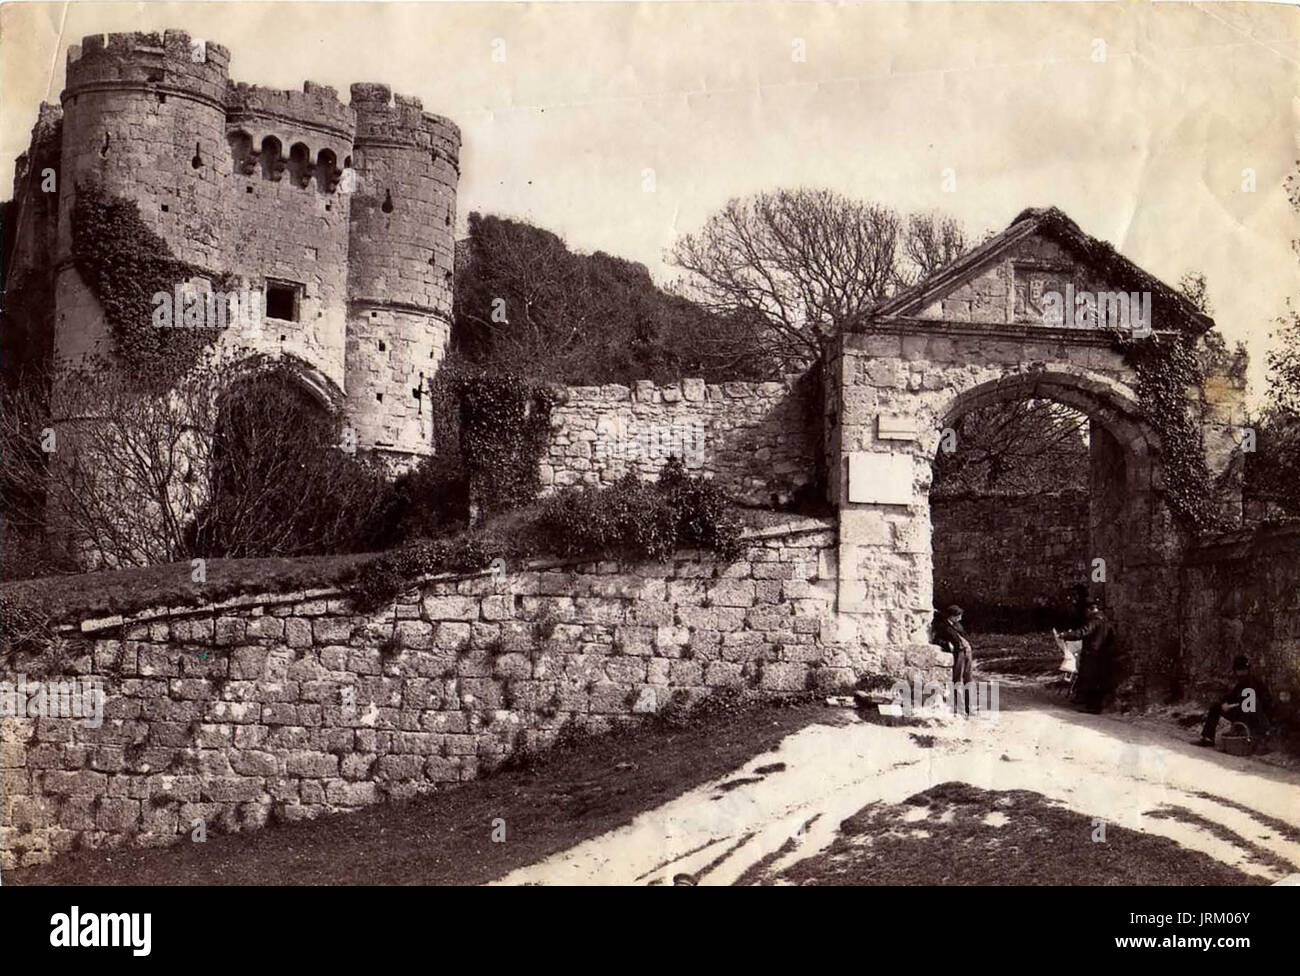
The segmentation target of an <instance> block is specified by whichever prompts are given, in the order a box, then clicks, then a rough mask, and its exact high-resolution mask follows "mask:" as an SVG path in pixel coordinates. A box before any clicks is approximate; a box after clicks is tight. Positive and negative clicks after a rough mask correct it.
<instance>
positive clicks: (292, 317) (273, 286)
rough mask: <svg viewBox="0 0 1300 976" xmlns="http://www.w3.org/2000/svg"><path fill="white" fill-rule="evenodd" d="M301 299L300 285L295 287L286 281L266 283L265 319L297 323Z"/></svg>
mask: <svg viewBox="0 0 1300 976" xmlns="http://www.w3.org/2000/svg"><path fill="white" fill-rule="evenodd" d="M301 298H302V285H295V284H293V283H292V282H288V281H268V282H267V283H266V316H267V318H272V319H282V320H283V321H286V322H297V321H298V309H299V304H300V301H301Z"/></svg>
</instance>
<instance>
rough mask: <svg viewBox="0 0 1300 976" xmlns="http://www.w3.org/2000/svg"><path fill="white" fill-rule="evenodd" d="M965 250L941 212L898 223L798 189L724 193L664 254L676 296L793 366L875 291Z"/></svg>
mask: <svg viewBox="0 0 1300 976" xmlns="http://www.w3.org/2000/svg"><path fill="white" fill-rule="evenodd" d="M965 248H966V237H965V234H964V233H963V232H962V230H961V228H960V226H959V225H957V224H956V222H955V221H953V220H951V219H950V218H943V217H939V216H938V215H934V214H927V215H917V216H914V217H911V218H909V219H908V220H906V221H904V219H903V218H902V217H900V215H899V214H898V213H896V212H895V211H893V210H891V209H890V208H888V207H885V206H882V205H880V204H875V203H868V202H864V201H859V200H851V199H849V198H847V197H845V196H842V195H841V194H838V193H835V192H833V191H831V190H814V189H798V190H775V191H772V192H768V193H760V194H757V195H755V196H751V197H746V198H743V199H733V200H731V201H729V202H728V203H727V205H726V206H725V207H723V208H722V209H721V210H720V211H718V212H717V213H715V214H713V215H712V216H711V217H709V219H708V220H707V221H705V224H704V226H703V227H702V228H701V229H700V230H699V231H698V232H697V233H694V234H687V235H686V236H685V237H683V238H681V239H680V240H679V241H678V242H677V243H676V245H675V246H674V247H673V249H672V251H671V254H670V258H671V260H672V262H673V263H674V264H675V265H677V266H678V267H680V268H681V269H682V270H683V271H684V272H686V278H685V280H684V281H683V282H681V283H680V285H679V288H680V289H681V290H682V292H683V293H684V294H687V295H689V296H690V297H691V298H693V299H695V300H696V301H699V302H700V303H702V304H703V305H705V306H706V307H707V308H710V309H711V310H713V311H715V312H717V313H720V314H722V315H725V316H727V317H728V318H729V319H730V320H732V321H734V322H736V323H738V324H741V325H743V326H745V327H746V329H747V332H748V337H749V340H750V341H751V342H752V343H755V344H757V345H759V346H760V347H761V348H763V349H764V350H765V351H767V352H768V353H770V354H771V355H772V356H774V357H776V358H778V359H780V360H781V361H782V362H784V363H785V364H786V365H787V367H789V368H798V367H801V366H804V365H807V364H808V363H809V362H811V361H812V360H814V359H816V358H817V356H819V355H820V354H821V352H822V351H823V349H825V347H826V345H827V343H828V342H829V341H830V340H831V339H832V338H833V337H834V336H836V335H837V334H838V333H840V332H841V331H843V330H844V329H846V328H848V327H849V326H851V325H854V324H857V323H859V322H861V321H863V320H865V318H866V317H867V316H868V314H869V313H870V311H871V309H872V308H873V307H874V306H875V305H877V304H878V303H879V302H880V301H881V300H882V299H884V298H886V297H888V296H889V295H890V294H892V293H893V292H894V291H896V290H897V289H898V288H899V287H901V286H903V285H906V284H910V283H912V282H914V281H916V280H918V279H919V278H920V277H923V276H926V275H929V274H931V273H933V272H934V271H935V270H937V268H939V267H941V266H943V265H944V264H946V263H948V262H949V261H950V260H952V258H954V257H956V256H957V255H958V254H960V253H961V252H962V251H963V250H964V249H965Z"/></svg>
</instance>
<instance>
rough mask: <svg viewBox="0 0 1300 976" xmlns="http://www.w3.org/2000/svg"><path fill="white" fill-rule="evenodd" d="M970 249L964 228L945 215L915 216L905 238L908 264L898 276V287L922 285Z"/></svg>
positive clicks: (905, 252)
mask: <svg viewBox="0 0 1300 976" xmlns="http://www.w3.org/2000/svg"><path fill="white" fill-rule="evenodd" d="M969 249H970V240H969V238H967V236H966V231H965V229H964V228H963V227H962V225H961V224H960V223H959V222H958V221H957V220H956V219H954V218H952V217H947V216H944V215H943V214H939V213H935V212H933V211H931V212H930V213H923V214H912V215H911V216H910V217H908V218H907V230H906V232H905V233H904V235H903V254H904V256H905V257H906V263H905V264H904V266H903V267H902V268H900V270H899V272H898V283H899V285H900V286H902V287H908V286H910V285H914V284H916V283H917V282H918V281H923V280H925V279H926V278H928V277H930V275H932V274H934V273H935V272H936V271H938V270H939V269H941V268H944V267H946V266H947V265H949V264H951V263H952V262H953V261H955V260H957V258H959V257H961V256H962V255H963V254H964V253H966V251H967V250H969Z"/></svg>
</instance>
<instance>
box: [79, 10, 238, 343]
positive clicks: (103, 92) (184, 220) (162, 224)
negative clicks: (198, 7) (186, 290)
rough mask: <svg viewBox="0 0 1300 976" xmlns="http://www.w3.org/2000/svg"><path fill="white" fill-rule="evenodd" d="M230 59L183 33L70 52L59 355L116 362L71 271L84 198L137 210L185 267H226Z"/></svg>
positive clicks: (103, 41) (115, 38)
mask: <svg viewBox="0 0 1300 976" xmlns="http://www.w3.org/2000/svg"><path fill="white" fill-rule="evenodd" d="M229 64H230V53H229V52H228V51H227V50H226V49H225V48H224V47H222V46H220V45H219V44H202V43H201V42H194V41H191V38H190V36H189V35H188V34H186V33H185V32H184V31H170V30H169V31H167V32H166V33H165V34H164V35H162V36H161V37H160V36H159V35H157V34H141V33H136V34H109V35H107V36H104V35H91V36H89V37H85V38H83V39H82V42H81V44H80V45H79V46H77V45H74V46H72V47H70V48H69V49H68V64H67V86H66V87H65V88H64V91H63V96H62V103H63V143H62V164H61V170H62V171H61V172H60V174H59V180H60V191H61V192H60V194H59V233H58V245H57V248H56V253H55V255H54V259H55V266H56V268H57V272H56V284H55V289H56V306H57V308H58V315H57V321H56V323H55V340H54V344H55V353H56V355H57V356H59V357H60V358H62V359H64V360H68V361H74V362H75V361H79V360H82V359H83V358H84V357H86V356H88V355H98V356H103V357H107V356H108V355H109V352H110V348H109V345H108V343H109V331H108V326H107V323H106V322H105V321H104V320H103V316H102V315H101V314H98V312H97V308H96V303H95V301H94V299H93V297H92V296H91V295H90V293H89V291H88V290H87V289H86V288H85V286H84V285H83V284H82V282H81V280H80V278H79V277H78V275H77V273H76V272H75V270H73V268H72V265H71V261H70V259H71V254H72V208H73V206H74V204H75V201H76V196H77V188H78V186H81V185H85V184H86V183H87V182H88V181H97V182H98V183H99V184H100V185H101V186H102V187H103V188H104V191H105V192H106V193H108V194H110V195H114V196H120V197H126V198H128V199H133V200H135V201H136V202H137V203H138V205H139V208H140V214H141V217H142V218H143V219H144V221H145V222H146V224H148V226H149V227H150V228H151V229H152V230H153V231H155V232H156V233H157V234H158V235H159V236H160V237H162V238H163V240H165V241H166V242H167V244H168V246H169V247H170V248H171V251H172V253H173V254H174V255H175V256H176V257H178V258H180V259H182V260H185V261H189V262H192V263H195V264H199V265H204V266H211V265H216V264H219V263H220V262H219V256H220V251H221V247H222V241H221V231H220V228H221V223H220V220H221V218H220V215H221V213H222V207H223V205H224V202H225V201H224V199H223V193H222V190H223V186H222V174H221V173H219V172H218V166H217V165H216V161H217V160H219V159H221V158H222V157H223V155H224V154H225V153H226V151H227V150H226V109H225V98H226V88H227V84H228V77H227V69H228V66H229Z"/></svg>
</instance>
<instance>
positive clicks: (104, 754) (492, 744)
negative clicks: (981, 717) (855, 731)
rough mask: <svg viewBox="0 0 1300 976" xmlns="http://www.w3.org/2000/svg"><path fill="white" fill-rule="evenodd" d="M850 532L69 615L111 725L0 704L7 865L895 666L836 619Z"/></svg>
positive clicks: (175, 831)
mask: <svg viewBox="0 0 1300 976" xmlns="http://www.w3.org/2000/svg"><path fill="white" fill-rule="evenodd" d="M834 539H835V533H834V528H833V526H832V525H831V524H830V523H828V522H825V521H821V520H813V519H803V520H798V521H797V522H794V523H792V524H788V525H784V526H780V527H778V528H774V529H767V530H762V531H755V532H751V533H750V534H749V536H748V538H747V541H748V547H747V550H746V552H745V554H744V556H743V557H742V558H741V559H740V560H738V561H736V562H732V563H720V562H717V561H715V560H713V559H712V558H711V557H708V556H705V555H702V554H698V553H697V554H692V553H683V554H679V555H678V556H677V557H676V558H674V559H673V560H672V561H670V562H666V563H663V564H638V565H620V564H618V563H612V562H610V563H585V564H579V563H570V564H551V565H549V566H546V565H533V566H531V567H529V568H527V569H525V570H524V571H521V572H517V573H514V574H511V575H510V576H508V577H505V578H503V579H501V580H494V579H493V578H492V577H491V576H490V575H487V574H479V575H470V576H440V577H431V578H428V579H426V580H424V581H422V582H421V583H419V584H418V586H417V587H415V588H413V589H412V590H411V591H409V592H408V593H406V594H404V595H403V596H402V597H400V598H399V599H398V600H397V601H396V602H395V603H393V604H390V605H388V606H386V607H384V608H382V609H380V610H379V611H377V612H374V613H368V614H367V613H358V612H357V611H356V610H354V609H353V608H352V605H351V602H350V600H349V599H347V598H346V596H345V595H344V594H342V593H341V592H340V591H337V590H319V591H311V592H304V593H292V594H285V595H280V596H274V595H260V596H251V597H241V598H236V599H233V600H228V601H225V602H224V603H221V604H217V605H214V606H209V607H204V608H198V609H196V608H193V607H188V608H177V609H171V610H169V609H166V608H159V609H156V610H152V611H148V612H146V613H144V614H140V615H137V616H136V617H134V618H131V619H127V620H123V619H122V618H120V617H116V618H107V619H104V620H94V621H91V620H88V621H84V622H83V623H82V624H81V627H80V628H79V630H72V629H71V628H69V631H70V632H69V633H68V634H67V635H66V636H64V637H61V638H60V642H61V643H62V645H63V647H62V651H63V661H64V662H65V664H64V665H62V667H61V670H60V672H59V674H60V675H62V676H77V675H86V676H93V677H96V678H99V679H101V680H102V681H103V685H104V691H105V695H106V702H105V707H104V717H103V722H102V725H101V726H100V727H98V728H90V727H88V726H87V725H86V724H85V723H83V721H82V720H81V719H79V718H40V717H38V718H32V717H24V718H17V719H15V718H5V719H4V721H3V723H0V776H2V777H3V787H4V791H3V819H2V820H0V835H2V837H3V842H2V843H0V852H2V854H0V864H2V865H3V867H6V868H11V867H15V866H18V865H28V864H36V863H40V862H42V861H45V860H48V859H49V858H51V857H53V856H55V855H56V854H58V853H60V852H63V851H67V850H70V849H74V848H80V847H100V846H115V845H124V844H131V845H140V846H161V845H165V844H170V843H173V842H176V841H178V840H181V839H185V838H188V836H189V834H190V832H191V829H192V826H193V822H194V821H195V820H196V819H199V818H201V819H203V820H204V822H205V827H206V829H207V830H210V831H222V830H247V829H256V828H258V827H261V826H262V825H264V824H266V823H267V822H268V821H271V820H283V821H293V820H300V819H305V818H311V817H315V816H318V815H320V814H324V813H331V812H334V811H340V810H350V809H354V808H357V807H361V806H364V805H367V804H371V803H375V802H378V801H381V800H384V799H388V798H396V799H400V798H406V797H411V796H414V795H417V794H420V793H424V792H428V791H431V790H434V789H437V788H439V787H440V786H442V785H444V784H450V783H459V782H463V781H466V780H470V779H473V778H474V777H475V776H477V775H478V773H479V771H480V770H484V769H489V768H491V767H493V766H495V765H497V764H499V763H501V762H502V761H503V760H505V759H506V758H507V757H509V756H511V755H513V754H515V753H517V752H518V751H519V750H521V749H540V748H545V747H546V746H548V745H550V744H551V743H553V742H554V741H555V740H556V738H557V737H558V736H559V735H560V732H561V729H562V728H564V727H566V726H568V725H572V727H574V728H575V729H585V730H588V731H592V732H603V731H606V730H608V729H610V728H612V727H614V726H615V725H619V724H624V723H630V722H635V721H639V720H640V719H642V718H643V717H644V716H646V715H650V714H653V713H656V712H659V711H661V710H663V709H664V708H665V707H666V706H668V705H669V703H670V702H673V703H674V704H675V705H682V706H689V705H691V704H693V703H695V702H697V701H698V700H700V699H701V698H703V697H705V696H707V695H709V694H710V693H711V692H713V691H714V690H716V689H721V688H742V689H744V688H747V689H752V690H753V691H755V692H757V693H762V694H780V693H789V692H802V691H804V690H805V689H833V688H839V687H843V686H845V685H850V684H852V683H853V681H854V680H855V679H856V678H857V677H858V676H859V675H861V674H864V673H881V664H882V662H881V661H879V660H878V659H876V658H875V657H873V656H872V654H873V652H872V651H870V649H867V648H862V647H859V646H858V645H857V644H856V642H853V643H841V641H840V638H841V636H842V634H841V632H840V630H839V628H838V626H837V617H836V614H835V612H834V597H835V581H834V578H833V577H834V571H835V565H836V558H835V549H834V544H835V543H834ZM946 661H947V657H946V655H942V654H941V653H940V652H939V651H938V650H937V649H936V648H933V647H930V646H928V645H917V646H916V647H915V648H913V649H912V653H911V654H910V655H909V656H908V659H907V661H906V663H907V664H908V665H909V666H911V667H912V669H913V670H915V671H918V672H925V675H924V676H925V677H936V676H938V675H939V673H940V672H942V671H943V665H944V663H945V662H946ZM928 669H937V670H936V671H933V673H931V671H929V670H928ZM30 677H31V680H38V678H37V676H36V675H31V676H30ZM16 678H17V676H16V675H14V674H12V673H0V679H3V680H8V681H10V682H14V681H15V680H16ZM349 704H350V706H351V707H349Z"/></svg>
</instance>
